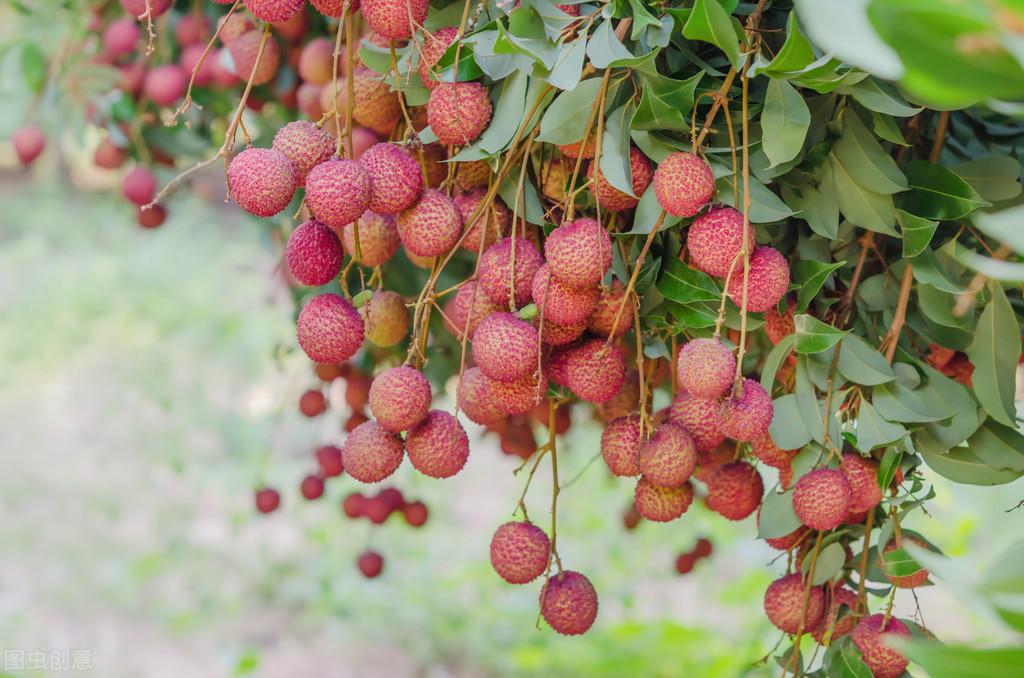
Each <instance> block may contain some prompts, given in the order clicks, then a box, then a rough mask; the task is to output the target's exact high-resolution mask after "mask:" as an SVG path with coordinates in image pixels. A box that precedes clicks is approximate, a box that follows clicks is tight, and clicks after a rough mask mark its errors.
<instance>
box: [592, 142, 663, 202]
mask: <svg viewBox="0 0 1024 678" xmlns="http://www.w3.org/2000/svg"><path fill="white" fill-rule="evenodd" d="M629 167H630V170H631V172H632V182H633V195H629V194H628V193H623V192H622V191H620V190H619V189H617V188H615V187H614V186H612V185H611V184H610V183H609V182H608V180H607V179H605V176H604V174H603V173H602V172H601V170H600V168H599V167H598V166H597V163H591V164H590V169H589V170H588V172H587V177H588V178H589V179H590V180H591V181H592V182H593V183H592V184H591V186H590V192H591V193H593V194H594V200H595V201H596V202H597V204H598V205H600V206H601V209H606V210H610V211H612V212H621V211H622V210H628V209H633V208H634V207H636V205H637V203H639V202H640V196H642V195H643V194H644V191H646V190H647V187H648V186H649V185H650V183H651V177H652V176H653V174H654V170H653V169H652V168H651V161H650V160H648V159H647V156H646V155H644V154H643V152H642V151H641V150H640V149H639V148H630V149H629ZM633 196H636V197H633Z"/></svg>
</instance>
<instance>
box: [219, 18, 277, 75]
mask: <svg viewBox="0 0 1024 678" xmlns="http://www.w3.org/2000/svg"><path fill="white" fill-rule="evenodd" d="M261 42H263V32H262V31H257V30H250V31H246V32H245V33H242V34H241V35H239V36H238V37H237V38H235V39H234V40H232V41H231V42H230V44H228V43H225V44H227V49H228V54H230V55H231V63H232V64H233V65H234V72H235V75H236V76H238V79H239V80H241V81H242V82H248V80H249V77H250V75H251V76H252V84H253V85H266V84H267V83H268V82H270V81H271V80H273V79H274V76H276V75H277V68H278V66H279V65H280V63H281V50H280V48H279V47H278V46H277V42H276V41H274V40H273V39H272V38H271V39H268V40H267V44H266V46H265V47H264V48H263V56H262V57H260V60H259V64H257V62H256V57H257V56H258V55H259V53H260V43H261ZM253 68H255V69H256V71H255V73H253Z"/></svg>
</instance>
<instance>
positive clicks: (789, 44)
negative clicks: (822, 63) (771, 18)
mask: <svg viewBox="0 0 1024 678" xmlns="http://www.w3.org/2000/svg"><path fill="white" fill-rule="evenodd" d="M815 58H816V57H815V54H814V48H813V47H812V46H811V43H810V42H808V41H807V38H806V37H804V34H803V32H802V31H801V30H800V22H798V21H797V20H796V12H790V13H789V16H788V17H787V18H786V42H784V43H782V47H781V48H780V49H779V51H778V52H777V53H776V54H775V58H774V59H772V60H771V61H770V62H768V63H767V64H765V65H763V66H760V67H759V68H758V69H757V71H756V72H760V73H768V74H770V75H779V74H782V73H786V72H795V71H799V70H800V69H802V68H804V67H805V66H807V65H808V64H810V63H812V62H813V61H814V60H815ZM756 72H755V73H752V75H754V74H756Z"/></svg>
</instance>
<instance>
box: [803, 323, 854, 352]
mask: <svg viewBox="0 0 1024 678" xmlns="http://www.w3.org/2000/svg"><path fill="white" fill-rule="evenodd" d="M793 323H794V325H795V326H796V352H797V353H821V352H822V351H827V350H828V349H830V348H832V347H833V346H835V345H836V344H837V343H839V340H840V339H842V338H843V337H844V336H845V335H846V333H845V332H843V331H842V330H837V329H836V328H835V327H832V326H831V325H827V324H825V323H823V322H821V321H820V320H818V319H817V318H815V317H814V316H812V315H807V314H806V313H799V314H797V315H795V316H793Z"/></svg>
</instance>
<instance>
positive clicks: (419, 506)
mask: <svg viewBox="0 0 1024 678" xmlns="http://www.w3.org/2000/svg"><path fill="white" fill-rule="evenodd" d="M428 515H429V513H428V511H427V505H426V504H424V503H423V502H422V501H411V502H409V503H408V504H406V505H405V506H403V507H402V517H403V518H405V522H406V524H407V525H409V527H423V525H425V524H426V522H427V517H428Z"/></svg>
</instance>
